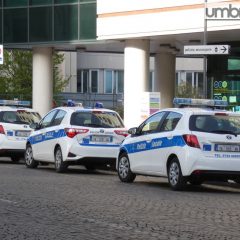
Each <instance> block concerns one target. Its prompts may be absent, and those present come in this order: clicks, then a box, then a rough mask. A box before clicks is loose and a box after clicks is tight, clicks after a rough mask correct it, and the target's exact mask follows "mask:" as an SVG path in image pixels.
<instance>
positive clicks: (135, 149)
mask: <svg viewBox="0 0 240 240" xmlns="http://www.w3.org/2000/svg"><path fill="white" fill-rule="evenodd" d="M165 115H166V112H165V111H163V112H159V113H156V114H154V115H152V116H151V117H149V118H148V119H147V120H146V121H145V122H143V124H141V125H140V126H139V128H138V131H137V134H136V135H135V136H132V144H131V148H132V149H131V154H129V159H130V162H131V169H132V170H133V171H136V172H140V173H149V172H153V171H154V167H153V166H154V159H155V158H154V156H153V155H154V154H155V153H154V152H155V148H157V145H158V144H159V143H158V142H157V141H158V140H157V139H158V138H159V126H160V125H161V123H162V121H163V119H164V116H165Z"/></svg>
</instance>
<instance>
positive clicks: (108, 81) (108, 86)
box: [104, 71, 113, 93]
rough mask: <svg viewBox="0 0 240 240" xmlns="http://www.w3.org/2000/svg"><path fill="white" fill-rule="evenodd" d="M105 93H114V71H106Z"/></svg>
mask: <svg viewBox="0 0 240 240" xmlns="http://www.w3.org/2000/svg"><path fill="white" fill-rule="evenodd" d="M104 92H105V93H112V92H113V79H112V71H106V72H105V84H104Z"/></svg>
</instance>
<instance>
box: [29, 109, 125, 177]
mask: <svg viewBox="0 0 240 240" xmlns="http://www.w3.org/2000/svg"><path fill="white" fill-rule="evenodd" d="M32 127H34V128H35V131H34V132H33V133H32V134H31V135H30V137H29V138H28V140H27V144H26V152H25V162H26V166H27V167H28V168H35V167H37V166H38V163H39V162H48V163H55V168H56V171H57V172H64V171H65V170H66V169H67V167H68V166H69V165H71V164H80V165H84V166H85V167H86V168H87V169H91V170H93V169H95V168H96V167H98V166H105V165H113V166H114V167H115V164H116V155H117V152H118V149H119V145H120V144H121V142H122V141H123V140H124V138H125V136H126V135H127V131H126V129H125V128H124V125H123V121H122V119H121V118H120V116H119V115H118V113H116V112H115V111H112V110H108V109H103V108H98V109H84V108H82V107H59V108H56V109H53V110H52V111H50V112H49V113H48V114H47V115H46V116H45V117H44V118H43V119H42V120H41V121H40V123H39V124H35V125H32Z"/></svg>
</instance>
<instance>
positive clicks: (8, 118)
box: [0, 110, 41, 124]
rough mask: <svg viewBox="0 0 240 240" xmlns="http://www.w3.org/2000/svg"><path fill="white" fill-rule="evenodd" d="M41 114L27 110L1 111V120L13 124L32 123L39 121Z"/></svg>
mask: <svg viewBox="0 0 240 240" xmlns="http://www.w3.org/2000/svg"><path fill="white" fill-rule="evenodd" d="M40 119H41V117H40V115H39V114H38V113H36V112H28V111H26V110H17V111H1V112H0V122H4V123H12V124H30V123H35V122H39V120H40Z"/></svg>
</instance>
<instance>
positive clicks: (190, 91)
mask: <svg viewBox="0 0 240 240" xmlns="http://www.w3.org/2000/svg"><path fill="white" fill-rule="evenodd" d="M176 97H180V98H202V95H201V94H200V93H199V89H198V88H196V87H193V86H192V85H191V84H189V83H181V84H180V85H178V86H176Z"/></svg>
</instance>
